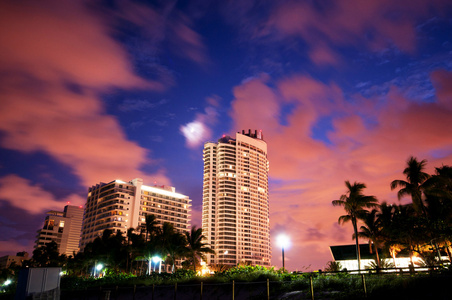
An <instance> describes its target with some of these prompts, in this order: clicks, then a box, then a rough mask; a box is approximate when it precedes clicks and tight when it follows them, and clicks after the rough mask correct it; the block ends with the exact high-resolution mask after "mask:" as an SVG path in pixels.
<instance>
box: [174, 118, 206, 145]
mask: <svg viewBox="0 0 452 300" xmlns="http://www.w3.org/2000/svg"><path fill="white" fill-rule="evenodd" d="M180 131H181V132H182V134H183V135H184V136H185V138H186V139H187V142H188V144H189V145H190V146H196V145H198V144H199V143H201V142H202V141H203V138H204V136H205V135H206V133H207V130H206V128H205V126H204V124H203V123H202V122H200V121H193V122H190V123H188V124H187V125H185V126H181V128H180Z"/></svg>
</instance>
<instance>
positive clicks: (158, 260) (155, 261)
mask: <svg viewBox="0 0 452 300" xmlns="http://www.w3.org/2000/svg"><path fill="white" fill-rule="evenodd" d="M160 260H161V258H160V257H158V256H153V257H152V262H153V263H154V264H156V263H158V262H160Z"/></svg>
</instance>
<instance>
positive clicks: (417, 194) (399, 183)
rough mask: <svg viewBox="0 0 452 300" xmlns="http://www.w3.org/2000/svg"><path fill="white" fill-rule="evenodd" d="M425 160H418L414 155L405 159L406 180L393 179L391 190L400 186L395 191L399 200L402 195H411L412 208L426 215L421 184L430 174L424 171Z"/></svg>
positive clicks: (404, 172)
mask: <svg viewBox="0 0 452 300" xmlns="http://www.w3.org/2000/svg"><path fill="white" fill-rule="evenodd" d="M426 163H427V161H426V160H425V159H424V160H421V161H418V160H417V158H416V157H413V156H411V157H410V158H409V159H408V160H407V167H406V168H405V169H404V170H403V174H405V176H406V178H407V181H405V180H394V181H392V182H391V190H394V189H396V188H398V187H399V188H400V190H399V191H398V192H397V198H399V200H400V199H401V198H402V197H404V196H411V200H412V201H413V208H414V209H415V210H416V211H417V212H418V213H421V214H424V215H426V210H425V205H424V203H423V201H422V190H423V186H422V184H423V183H424V182H425V181H426V180H427V179H428V178H430V175H429V174H427V173H425V172H424V169H425V165H426Z"/></svg>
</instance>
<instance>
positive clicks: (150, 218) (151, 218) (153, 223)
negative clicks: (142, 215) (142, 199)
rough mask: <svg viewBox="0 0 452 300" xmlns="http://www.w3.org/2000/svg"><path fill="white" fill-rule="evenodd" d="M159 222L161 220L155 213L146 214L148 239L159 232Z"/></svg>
mask: <svg viewBox="0 0 452 300" xmlns="http://www.w3.org/2000/svg"><path fill="white" fill-rule="evenodd" d="M158 224H159V222H158V221H157V217H156V216H155V215H146V224H145V226H146V241H148V239H152V236H153V235H154V234H155V233H156V232H157V230H158Z"/></svg>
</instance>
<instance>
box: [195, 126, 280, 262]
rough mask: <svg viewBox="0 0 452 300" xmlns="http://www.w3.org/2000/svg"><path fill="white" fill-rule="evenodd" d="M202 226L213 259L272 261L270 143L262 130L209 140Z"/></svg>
mask: <svg viewBox="0 0 452 300" xmlns="http://www.w3.org/2000/svg"><path fill="white" fill-rule="evenodd" d="M203 159H204V181H203V206H202V230H203V234H204V236H205V237H206V243H207V244H209V245H210V247H211V248H212V249H213V250H215V252H216V255H208V260H207V263H208V264H223V265H229V266H235V265H237V264H251V265H262V266H270V265H271V248H270V220H269V202H268V200H269V199H268V198H269V197H268V170H269V162H268V159H267V143H266V142H265V141H264V140H263V136H262V132H261V131H254V132H251V130H250V131H248V132H245V131H242V133H237V134H236V135H235V138H231V137H229V136H223V138H221V139H219V140H218V142H217V143H213V142H207V143H205V144H204V157H203Z"/></svg>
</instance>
